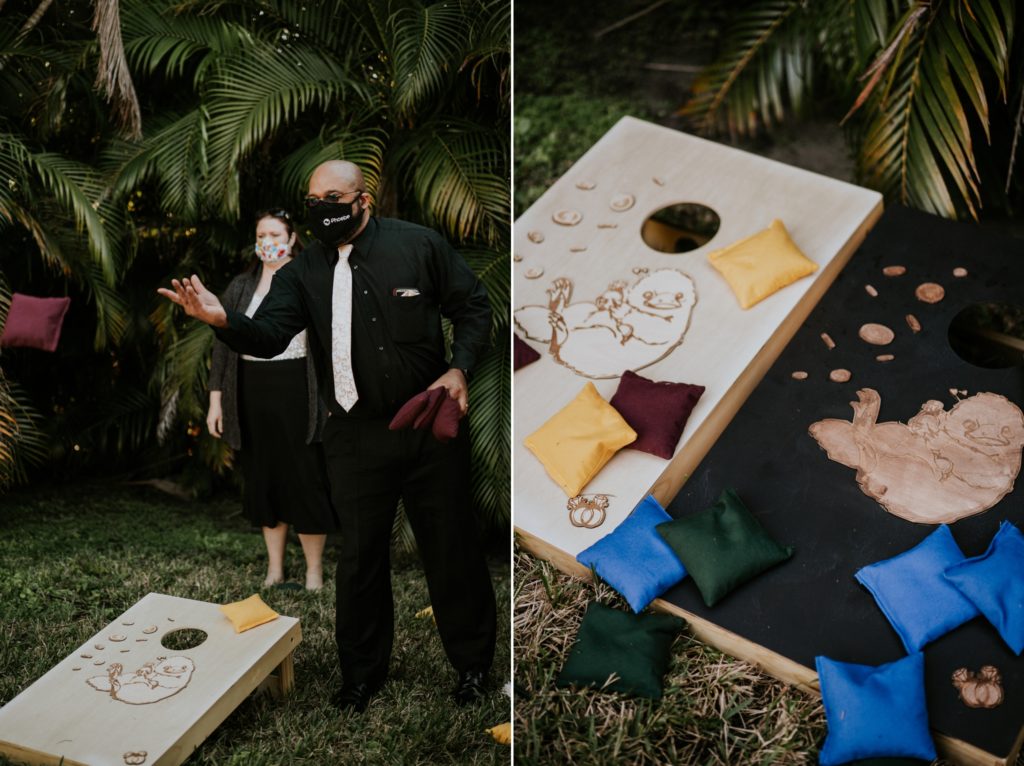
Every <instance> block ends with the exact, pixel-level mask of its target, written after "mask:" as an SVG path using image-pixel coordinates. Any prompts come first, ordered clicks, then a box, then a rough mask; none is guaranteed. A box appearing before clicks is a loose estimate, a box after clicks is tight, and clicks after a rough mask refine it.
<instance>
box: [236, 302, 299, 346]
mask: <svg viewBox="0 0 1024 766" xmlns="http://www.w3.org/2000/svg"><path fill="white" fill-rule="evenodd" d="M265 296H266V293H253V296H252V300H251V301H249V308H247V309H246V310H245V315H246V316H247V317H250V318H252V315H253V314H255V313H256V309H258V308H259V307H260V304H261V303H262V302H263V298H264V297H265ZM305 356H306V331H305V330H300V331H299V334H298V335H296V336H295V337H294V338H292V340H291V343H289V344H288V348H286V349H285V350H284V351H282V352H281V353H280V354H278V355H277V356H275V357H272V358H271V359H262V358H260V357H258V356H249V355H248V354H242V359H246V360H248V361H250V362H277V361H280V360H282V359H303V358H305Z"/></svg>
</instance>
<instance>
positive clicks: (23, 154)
mask: <svg viewBox="0 0 1024 766" xmlns="http://www.w3.org/2000/svg"><path fill="white" fill-rule="evenodd" d="M30 154H31V153H30V152H29V150H28V147H27V146H26V145H25V143H24V141H22V139H21V138H20V137H19V136H17V135H15V134H14V133H0V179H2V181H3V183H0V223H3V224H8V225H9V224H11V223H13V222H14V221H15V220H17V219H18V217H19V216H18V214H17V209H18V208H20V207H21V204H20V202H19V200H20V193H19V192H21V191H22V190H23V189H24V188H25V186H26V185H27V179H26V177H25V171H26V168H27V167H28V164H29V157H30Z"/></svg>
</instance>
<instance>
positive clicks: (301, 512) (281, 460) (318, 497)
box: [238, 359, 338, 535]
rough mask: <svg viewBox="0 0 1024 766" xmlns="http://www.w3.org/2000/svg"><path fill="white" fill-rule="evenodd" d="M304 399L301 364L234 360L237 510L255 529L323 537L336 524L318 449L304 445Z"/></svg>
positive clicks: (303, 364) (298, 361)
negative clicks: (281, 528)
mask: <svg viewBox="0 0 1024 766" xmlns="http://www.w3.org/2000/svg"><path fill="white" fill-rule="evenodd" d="M307 396H308V394H307V388H306V360H305V359H284V360H280V361H272V362H270V361H268V362H262V361H261V362H254V361H249V360H246V359H240V360H239V361H238V403H239V416H240V419H241V426H242V449H241V452H240V454H241V465H242V475H243V477H244V478H245V489H244V491H243V493H242V510H243V513H244V515H245V517H246V518H247V519H248V520H249V521H251V522H252V523H253V524H255V525H257V526H261V527H274V526H277V524H278V523H279V522H284V523H286V524H289V525H291V526H292V527H294V529H295V531H296V532H298V533H300V534H310V535H315V534H326V533H327V532H333V531H334V530H335V529H337V528H338V521H337V518H336V516H335V514H334V510H333V508H332V507H331V501H330V492H329V491H328V483H327V468H326V463H325V461H324V455H323V449H322V447H321V445H320V444H317V443H314V444H306V428H307V424H308V419H309V407H308V403H307V401H306V399H307Z"/></svg>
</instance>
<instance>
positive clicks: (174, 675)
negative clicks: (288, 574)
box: [0, 593, 302, 766]
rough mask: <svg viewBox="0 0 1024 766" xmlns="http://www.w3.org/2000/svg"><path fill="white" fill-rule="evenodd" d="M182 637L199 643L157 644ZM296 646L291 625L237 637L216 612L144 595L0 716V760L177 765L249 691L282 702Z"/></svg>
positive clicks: (280, 622)
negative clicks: (263, 689)
mask: <svg viewBox="0 0 1024 766" xmlns="http://www.w3.org/2000/svg"><path fill="white" fill-rule="evenodd" d="M182 628H198V629H199V630H202V631H205V632H206V634H207V638H206V640H205V641H204V642H203V643H201V644H200V645H198V646H196V647H194V648H191V649H185V650H180V651H177V650H170V649H166V648H164V647H163V646H162V645H161V643H160V641H161V638H162V637H163V636H165V635H167V634H168V633H170V632H172V631H175V630H179V629H182ZM301 640H302V631H301V629H300V626H299V621H298V620H297V619H295V618H293V617H283V616H282V617H278V618H277V619H276V620H273V621H271V622H269V623H265V624H264V625H260V626H259V627H256V628H252V629H251V630H247V631H245V632H243V633H237V634H236V633H235V630H234V627H233V625H232V624H231V623H230V622H229V621H228V619H227V618H226V617H225V616H224V614H223V613H222V612H221V611H220V609H219V608H218V607H217V605H216V604H209V603H206V602H203V601H193V600H190V599H185V598H177V597H175V596H167V595H164V594H161V593H150V594H148V595H147V596H145V597H144V598H142V599H141V600H140V601H138V602H137V603H136V604H135V605H134V606H132V607H130V608H129V609H128V610H127V611H125V612H124V614H122V615H121V616H120V617H118V618H117V619H115V620H114V621H113V622H111V623H110V624H109V625H107V626H106V627H105V628H103V629H102V630H100V631H99V632H98V633H96V635H94V636H93V637H92V638H90V639H88V640H87V641H85V642H84V643H83V644H82V645H81V646H80V647H78V648H77V649H75V651H73V652H71V653H70V654H69V655H68V656H67V657H66V658H65V659H64V660H61V661H60V662H59V663H57V665H55V666H54V667H53V668H52V669H51V670H50V671H49V672H47V673H46V674H45V675H44V676H43V677H42V678H40V679H39V680H38V681H36V682H35V683H34V684H32V685H31V686H30V687H28V688H27V689H26V690H25V691H23V692H22V693H21V694H19V695H18V696H17V697H15V698H14V699H13V700H11V701H10V702H8V703H7V704H6V705H4V707H3V708H0V753H2V754H3V755H6V756H8V757H10V758H12V759H14V760H16V761H21V762H26V763H32V764H58V763H60V764H65V765H66V766H76V765H77V764H88V766H133V765H136V764H143V765H144V766H173V765H174V764H179V763H181V762H183V761H184V760H185V759H186V758H188V756H189V755H191V754H192V752H193V751H194V750H195V749H196V748H197V747H198V746H199V745H200V744H201V743H202V742H203V740H204V739H206V737H208V736H209V735H210V733H211V732H212V731H213V730H214V729H215V728H217V726H219V725H220V723H221V722H222V721H223V720H224V719H225V718H227V717H228V715H230V714H231V712H232V711H233V710H234V709H235V708H236V707H238V705H239V704H240V703H241V702H242V700H244V699H245V698H246V697H247V696H248V695H249V694H250V693H251V692H252V691H253V690H254V689H256V688H258V687H260V686H267V687H269V688H270V690H271V691H272V692H277V693H280V694H284V693H287V691H288V690H289V689H290V688H291V686H292V683H293V678H294V675H293V668H292V652H293V651H294V650H295V647H296V646H298V645H299V642H300V641H301ZM100 647H102V648H100ZM115 663H117V664H120V665H121V666H122V668H123V670H122V671H121V673H118V674H116V675H117V678H118V679H119V682H118V684H117V685H115V686H114V688H113V689H111V687H110V684H109V675H110V673H111V666H112V665H113V664H115ZM136 671H141V672H138V673H137V672H136ZM275 671H276V674H275V675H272V674H274V673H275ZM97 687H99V688H97Z"/></svg>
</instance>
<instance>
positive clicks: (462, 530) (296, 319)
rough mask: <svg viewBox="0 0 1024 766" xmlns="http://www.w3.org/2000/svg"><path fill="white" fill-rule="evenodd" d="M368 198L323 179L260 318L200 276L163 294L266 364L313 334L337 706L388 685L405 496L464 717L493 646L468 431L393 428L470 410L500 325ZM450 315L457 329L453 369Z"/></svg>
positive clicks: (341, 175)
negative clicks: (304, 231) (411, 417)
mask: <svg viewBox="0 0 1024 766" xmlns="http://www.w3.org/2000/svg"><path fill="white" fill-rule="evenodd" d="M365 189H366V186H365V183H364V182H363V175H362V172H361V171H360V170H359V168H358V167H357V166H356V165H354V164H352V163H350V162H341V161H331V162H326V163H323V164H322V165H320V166H319V167H317V169H316V170H315V171H314V173H313V175H312V177H311V178H310V181H309V196H308V197H307V199H306V204H307V206H308V207H309V210H310V226H311V228H312V229H313V231H314V234H315V235H316V236H317V238H318V240H319V241H318V242H315V243H313V244H311V245H309V246H308V247H307V248H306V249H305V250H304V251H303V253H302V255H301V257H299V258H296V259H295V260H294V261H292V262H291V263H289V264H287V265H286V266H284V267H282V268H281V269H280V270H279V271H278V272H277V273H276V274H275V276H274V280H273V282H272V283H271V288H270V292H269V293H268V294H267V297H266V298H265V299H264V300H263V302H262V303H261V305H260V307H259V309H258V310H257V312H256V314H255V315H254V316H253V317H252V318H251V319H250V318H248V317H246V316H245V315H244V314H241V313H239V312H235V311H225V310H224V308H223V307H222V306H221V304H220V301H219V300H218V299H217V297H216V296H215V295H214V294H213V293H211V292H210V291H208V290H206V289H205V288H204V287H203V285H202V283H201V281H200V280H199V279H198V277H196V276H193V277H192V278H191V279H188V278H186V279H184V280H182V281H181V282H179V281H178V280H173V282H172V284H173V287H174V290H173V291H172V290H167V289H164V288H161V289H160V290H159V292H160V293H161V294H162V295H164V296H166V297H168V298H170V299H171V300H173V301H174V302H175V303H178V304H179V305H181V306H183V307H184V309H185V312H186V313H187V314H189V315H190V316H194V317H196V318H197V319H199V320H201V321H203V322H206V323H207V324H210V325H212V326H213V327H214V331H215V332H216V334H217V336H218V337H219V338H220V339H221V340H223V341H224V342H225V343H227V344H228V345H229V346H231V347H232V348H233V349H234V350H236V351H238V352H240V353H245V354H249V355H252V356H259V357H272V356H274V355H276V354H278V353H280V352H281V351H282V350H283V349H284V348H285V347H286V346H287V345H288V342H289V341H290V340H291V338H292V337H293V336H294V335H295V334H296V333H298V332H299V331H300V330H303V329H305V330H306V331H307V337H308V340H309V350H310V353H311V354H312V356H313V363H314V366H315V368H316V371H317V378H318V382H319V384H320V386H319V388H320V391H321V392H322V393H323V395H325V396H326V397H327V398H328V399H329V401H328V410H329V415H328V416H327V418H326V422H325V423H318V424H317V425H318V427H317V432H318V434H322V439H323V443H324V451H325V455H326V458H327V465H328V473H329V476H330V483H331V496H332V500H333V502H334V504H335V508H336V510H337V512H338V516H339V518H340V519H341V528H340V530H339V539H340V542H339V550H338V569H337V611H336V615H335V621H336V624H335V633H336V638H337V643H338V655H339V659H340V663H341V669H342V678H343V682H344V683H343V686H342V688H341V690H340V691H339V692H338V693H337V694H336V695H335V702H336V703H337V704H339V705H340V706H341V707H342V709H347V708H352V709H355V710H357V711H362V710H363V709H365V707H366V705H367V703H368V702H369V699H370V697H371V696H372V695H373V694H374V693H375V692H376V691H377V690H378V689H379V688H380V687H381V686H382V685H383V683H384V680H385V677H386V675H387V670H388V663H389V660H390V656H391V646H392V641H393V637H394V608H393V604H392V595H391V571H390V563H389V553H390V539H391V528H392V522H393V520H394V515H395V512H396V508H397V503H398V500H399V498H401V499H402V501H403V504H404V507H405V511H406V515H407V516H408V518H409V522H410V524H411V525H412V528H413V532H414V534H415V536H416V541H417V543H418V546H419V551H420V557H421V560H422V561H423V567H424V571H425V574H426V577H427V586H428V589H429V592H430V598H431V605H432V607H433V611H434V617H435V620H436V622H437V627H438V632H439V633H440V635H441V641H442V643H443V645H444V648H445V652H446V653H447V655H448V658H449V660H450V661H451V663H452V665H453V666H454V667H455V669H456V671H457V673H458V681H457V684H456V687H455V693H454V695H455V699H456V701H457V702H459V703H460V704H463V703H466V702H470V701H474V700H476V699H478V698H479V697H480V696H482V694H483V688H484V677H485V675H486V673H487V671H488V669H489V668H490V664H491V661H492V659H493V655H494V643H495V635H496V608H495V601H494V591H493V589H492V587H491V581H490V576H489V573H488V571H487V567H486V563H485V561H484V558H483V555H482V552H481V549H480V546H479V544H478V543H477V540H476V535H475V522H474V520H473V518H472V516H471V511H472V507H471V498H470V492H469V487H470V476H469V440H468V435H469V434H468V430H469V429H468V424H466V423H465V422H464V423H462V424H461V427H460V428H459V435H458V436H457V437H456V438H455V439H453V440H452V441H451V442H449V443H446V444H442V443H440V442H439V441H437V440H436V439H435V438H434V437H433V436H432V434H431V433H430V431H429V430H426V431H421V430H404V431H391V430H389V429H388V424H389V422H390V421H391V418H392V417H393V416H394V414H395V412H396V411H397V410H398V409H399V408H400V407H401V406H402V404H404V403H405V402H406V401H407V400H408V399H409V398H411V397H412V396H414V395H415V394H417V393H419V392H421V391H423V390H424V389H428V388H437V387H441V386H443V387H444V388H445V389H447V391H448V395H449V396H450V397H452V398H453V399H456V400H457V401H458V403H459V406H460V409H461V410H462V411H463V412H466V410H467V408H468V392H467V387H466V376H467V375H468V374H469V372H470V370H472V368H473V367H474V365H475V364H476V362H477V360H478V358H479V356H480V354H481V353H482V352H483V350H484V349H485V348H486V346H487V343H488V334H489V331H490V324H491V311H490V306H489V304H488V301H487V294H486V291H485V290H484V287H483V285H482V284H481V283H480V281H479V280H478V279H477V277H476V275H474V274H473V272H472V271H471V270H470V269H469V267H468V266H467V265H466V263H465V261H464V260H463V259H462V258H461V257H460V256H458V254H456V253H455V251H454V250H452V248H451V247H450V246H449V245H448V243H447V242H446V241H445V240H444V238H443V237H441V236H440V235H439V234H437V233H436V232H434V231H431V230H430V229H426V228H424V227H422V226H416V225H414V224H410V223H405V222H402V221H397V220H393V219H378V218H376V217H371V216H370V210H369V204H370V197H369V195H368V194H367V193H366V191H365ZM442 314H443V315H444V316H445V317H447V318H448V319H449V320H451V322H452V325H453V329H454V342H453V345H452V359H451V363H450V364H449V363H447V362H446V361H445V348H444V337H443V334H442V330H441V315H442ZM332 394H333V395H332Z"/></svg>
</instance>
